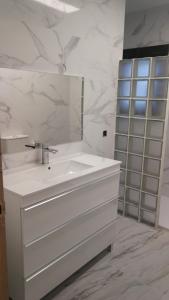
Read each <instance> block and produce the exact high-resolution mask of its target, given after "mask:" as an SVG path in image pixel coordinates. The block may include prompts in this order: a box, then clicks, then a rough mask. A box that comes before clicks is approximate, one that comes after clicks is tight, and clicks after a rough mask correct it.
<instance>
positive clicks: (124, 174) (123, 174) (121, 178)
mask: <svg viewBox="0 0 169 300" xmlns="http://www.w3.org/2000/svg"><path fill="white" fill-rule="evenodd" d="M125 177H126V172H125V170H121V171H120V184H121V185H124V184H125Z"/></svg>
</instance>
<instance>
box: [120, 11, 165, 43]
mask: <svg viewBox="0 0 169 300" xmlns="http://www.w3.org/2000/svg"><path fill="white" fill-rule="evenodd" d="M168 13H169V5H163V6H160V7H155V8H152V9H148V10H145V11H141V12H135V13H130V14H127V16H126V21H125V35H124V48H125V49H129V48H137V47H146V46H153V45H162V44H168V42H169V31H168V27H169V19H168Z"/></svg>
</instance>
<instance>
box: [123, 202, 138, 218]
mask: <svg viewBox="0 0 169 300" xmlns="http://www.w3.org/2000/svg"><path fill="white" fill-rule="evenodd" d="M125 215H126V217H131V218H134V219H138V207H137V206H133V205H130V204H126V210H125Z"/></svg>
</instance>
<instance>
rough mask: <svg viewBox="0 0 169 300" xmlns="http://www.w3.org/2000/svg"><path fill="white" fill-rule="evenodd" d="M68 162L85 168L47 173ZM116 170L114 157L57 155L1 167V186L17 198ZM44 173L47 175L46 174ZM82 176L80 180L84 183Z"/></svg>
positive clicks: (89, 179) (68, 187)
mask: <svg viewBox="0 0 169 300" xmlns="http://www.w3.org/2000/svg"><path fill="white" fill-rule="evenodd" d="M69 162H73V163H75V164H76V163H78V164H80V166H82V167H83V166H87V167H86V168H84V169H83V168H82V170H79V171H77V172H75V173H73V172H70V173H68V174H62V175H58V174H57V176H55V175H54V176H51V173H50V172H53V170H57V168H59V167H60V166H62V164H64V163H69ZM49 166H50V167H51V169H50V170H49V169H48V167H49ZM54 168H56V169H54ZM119 169H120V162H119V161H116V160H112V159H108V158H104V157H100V156H96V155H90V154H86V153H76V154H73V155H67V156H65V155H64V156H63V157H61V156H60V157H59V158H56V159H53V160H51V161H50V163H49V165H40V164H38V163H31V164H25V165H23V166H22V167H19V168H13V169H10V170H5V171H4V175H3V179H4V189H5V190H7V191H10V192H12V193H15V194H17V195H19V196H21V197H26V196H28V195H32V194H34V193H37V192H40V191H44V190H46V189H49V188H51V187H54V186H55V187H59V186H60V187H61V190H62V191H64V190H67V189H70V188H73V187H74V186H76V184H77V185H79V179H80V178H81V179H82V178H86V179H87V181H88V182H90V181H91V180H95V179H97V178H99V177H101V176H102V177H103V176H110V175H111V174H113V172H115V171H116V172H117V171H119ZM58 172H59V171H58ZM58 172H57V173H58ZM100 172H101V173H100ZM38 174H39V175H38ZM48 174H49V175H50V176H49V177H48ZM96 174H97V175H96ZM95 175H96V176H95ZM91 176H92V177H91ZM86 179H85V181H84V182H82V183H86ZM66 183H69V185H68V186H66ZM82 183H81V184H82ZM59 191H60V189H58V192H59Z"/></svg>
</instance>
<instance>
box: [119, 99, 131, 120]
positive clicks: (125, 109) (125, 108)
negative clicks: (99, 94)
mask: <svg viewBox="0 0 169 300" xmlns="http://www.w3.org/2000/svg"><path fill="white" fill-rule="evenodd" d="M117 114H118V115H124V116H128V114H129V100H126V99H119V100H118V101H117Z"/></svg>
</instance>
